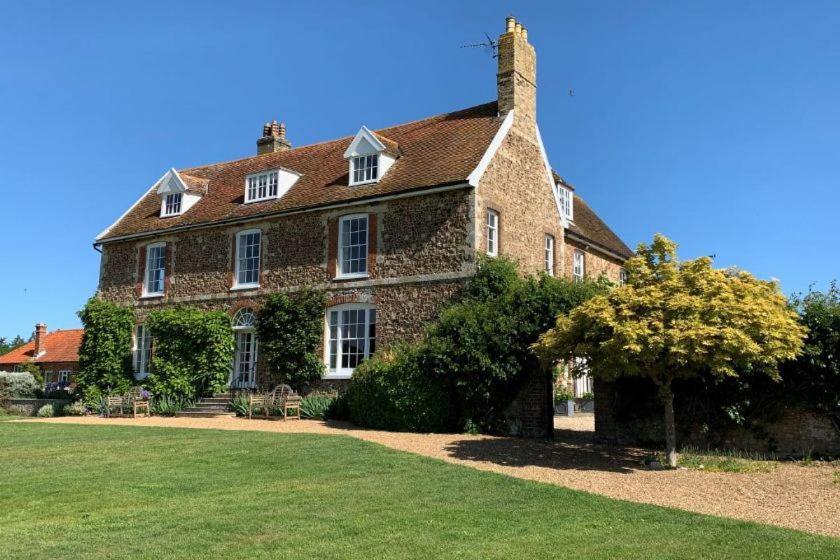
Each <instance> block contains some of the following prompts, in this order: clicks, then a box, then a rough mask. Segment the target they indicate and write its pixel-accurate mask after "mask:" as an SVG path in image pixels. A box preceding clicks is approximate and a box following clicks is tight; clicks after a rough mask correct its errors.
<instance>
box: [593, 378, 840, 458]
mask: <svg viewBox="0 0 840 560" xmlns="http://www.w3.org/2000/svg"><path fill="white" fill-rule="evenodd" d="M627 382H628V381H627V380H624V383H625V387H626V384H627ZM594 392H595V434H596V436H597V437H598V438H599V439H600V440H602V441H605V442H610V443H621V444H642V445H662V444H663V443H664V439H665V436H664V424H663V413H662V410H661V407H660V406H659V405H658V403H656V402H655V401H654V400H652V399H648V400H647V401H645V402H642V401H639V402H638V403H627V402H620V401H622V399H623V400H624V401H626V398H625V397H624V396H623V393H622V392H621V391H620V389H618V388H617V386H616V384H615V383H608V382H604V381H600V380H597V379H596V380H595V389H594ZM628 404H630V405H634V404H635V406H636V409H635V410H634V414H633V415H632V416H628V417H626V418H625V417H624V416H626V415H619V414H618V413H617V410H619V409H620V408H626V407H627V405H628ZM676 413H677V424H678V426H677V428H678V432H679V433H678V441H677V443H678V445H685V444H694V445H698V446H700V447H713V448H723V449H742V450H746V451H758V452H762V453H767V452H775V453H779V454H782V455H787V454H790V455H794V456H802V455H805V454H807V453H819V454H825V455H838V454H840V418H836V417H832V416H831V415H829V414H825V413H820V412H816V411H813V410H808V409H806V408H803V407H800V406H797V407H790V408H785V409H784V410H782V412H781V414H780V415H779V416H778V417H773V418H772V419H770V418H768V419H753V420H752V422H751V424H750V428H745V427H741V426H729V427H726V428H722V429H715V430H713V431H712V432H711V433H707V432H705V431H703V430H701V429H699V426H700V425H701V424H702V423H699V424H698V422H696V421H693V420H696V419H692V418H685V417H684V416H681V415H680V410H679V409H677V410H676ZM620 416H621V417H620Z"/></svg>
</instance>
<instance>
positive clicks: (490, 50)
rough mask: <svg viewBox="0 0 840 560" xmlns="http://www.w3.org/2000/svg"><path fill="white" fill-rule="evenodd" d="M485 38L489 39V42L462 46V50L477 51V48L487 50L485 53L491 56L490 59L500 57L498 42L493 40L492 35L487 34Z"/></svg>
mask: <svg viewBox="0 0 840 560" xmlns="http://www.w3.org/2000/svg"><path fill="white" fill-rule="evenodd" d="M484 36H485V37H487V40H486V41H485V42H483V43H472V44H469V45H461V48H462V49H475V48H479V47H481V48H483V49H484V50H485V52H487V54H489V55H490V58H496V57H497V56H499V52H498V51H499V43H498V42H497V41H494V40H493V39H491V38H490V35H488V34H487V33H485V34H484Z"/></svg>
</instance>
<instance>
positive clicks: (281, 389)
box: [271, 384, 301, 420]
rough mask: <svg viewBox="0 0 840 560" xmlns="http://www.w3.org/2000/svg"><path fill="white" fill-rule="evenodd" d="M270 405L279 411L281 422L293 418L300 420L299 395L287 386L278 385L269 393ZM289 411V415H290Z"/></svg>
mask: <svg viewBox="0 0 840 560" xmlns="http://www.w3.org/2000/svg"><path fill="white" fill-rule="evenodd" d="M271 396H272V398H271V400H272V404H273V406H274V407H275V408H279V409H280V414H281V415H282V416H283V420H286V419H288V418H293V419H296V420H300V401H301V398H300V395H297V394H296V393H295V392H294V391H292V388H291V387H289V386H288V385H285V384H284V385H278V386H277V387H275V388H274V391H272V392H271ZM290 411H291V414H290Z"/></svg>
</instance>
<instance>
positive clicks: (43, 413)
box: [38, 404, 55, 418]
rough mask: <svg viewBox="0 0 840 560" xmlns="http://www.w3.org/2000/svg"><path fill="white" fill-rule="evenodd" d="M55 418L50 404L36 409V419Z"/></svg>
mask: <svg viewBox="0 0 840 560" xmlns="http://www.w3.org/2000/svg"><path fill="white" fill-rule="evenodd" d="M53 416H55V409H54V408H53V405H51V404H45V405H44V406H42V407H41V408H39V409H38V418H52V417H53Z"/></svg>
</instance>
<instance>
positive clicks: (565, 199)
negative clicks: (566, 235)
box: [557, 185, 574, 220]
mask: <svg viewBox="0 0 840 560" xmlns="http://www.w3.org/2000/svg"><path fill="white" fill-rule="evenodd" d="M557 196H558V198H559V199H560V208H561V209H562V210H563V215H564V216H566V219H568V220H571V219H572V216H573V215H574V212H573V206H574V194H572V190H571V189H569V188H567V187H564V186H563V185H557Z"/></svg>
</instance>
